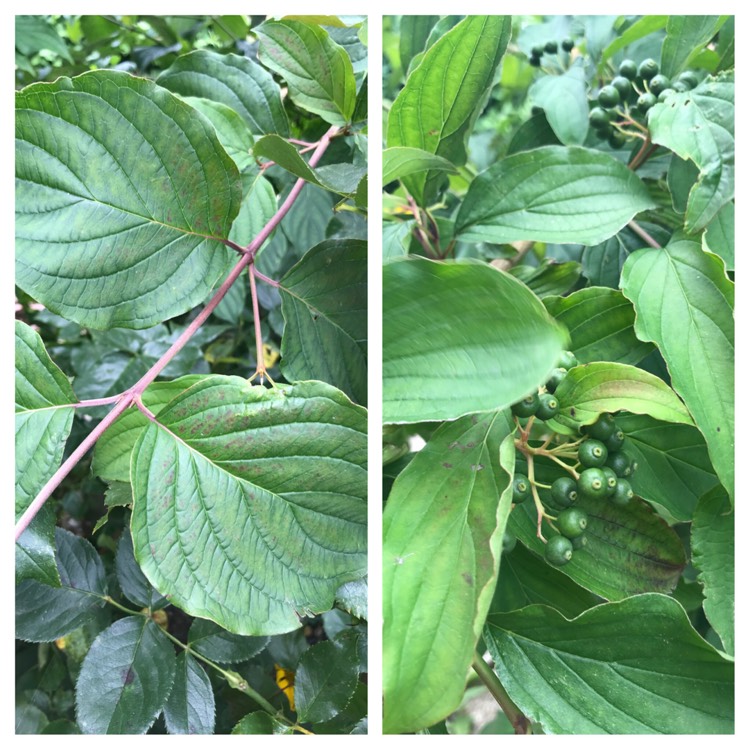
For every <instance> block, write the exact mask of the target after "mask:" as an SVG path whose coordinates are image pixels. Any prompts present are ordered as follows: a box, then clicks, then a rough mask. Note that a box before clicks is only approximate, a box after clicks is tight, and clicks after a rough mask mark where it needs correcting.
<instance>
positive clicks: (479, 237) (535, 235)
mask: <svg viewBox="0 0 750 750" xmlns="http://www.w3.org/2000/svg"><path fill="white" fill-rule="evenodd" d="M654 207H655V203H654V202H653V200H652V199H651V197H650V196H649V194H648V191H647V190H646V187H645V186H644V184H643V183H642V182H641V180H640V178H639V177H638V176H637V175H636V174H635V173H634V172H632V171H631V170H629V169H628V168H627V167H626V166H625V165H624V164H622V163H621V162H619V161H617V160H616V159H613V158H612V157H611V156H608V155H607V154H603V153H601V152H599V151H593V150H591V149H586V148H579V147H577V146H571V147H565V146H543V147H542V148H537V149H534V150H533V151H524V152H521V153H518V154H513V155H512V156H508V157H506V158H505V159H501V160H500V161H498V162H496V163H495V164H494V165H493V166H491V167H490V168H489V169H486V170H485V171H484V172H481V173H480V174H479V175H478V176H477V177H475V178H474V180H473V181H472V183H471V185H469V190H468V191H467V193H466V196H465V198H464V200H463V202H462V204H461V208H460V209H459V211H458V216H457V218H456V233H457V234H458V235H460V237H461V239H462V240H465V241H467V242H492V243H501V242H514V241H516V240H538V241H542V242H555V243H558V244H566V243H575V244H584V245H596V244H598V243H600V242H603V241H604V240H606V239H607V238H608V237H611V236H612V235H613V234H615V232H617V231H619V230H620V229H622V227H623V226H625V224H627V223H628V222H629V221H630V220H631V219H632V218H633V216H635V214H637V213H638V212H640V211H645V210H646V209H649V208H654Z"/></svg>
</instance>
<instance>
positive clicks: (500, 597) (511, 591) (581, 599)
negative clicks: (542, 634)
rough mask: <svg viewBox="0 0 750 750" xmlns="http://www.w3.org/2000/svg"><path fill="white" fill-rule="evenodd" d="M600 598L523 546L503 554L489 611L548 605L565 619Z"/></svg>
mask: <svg viewBox="0 0 750 750" xmlns="http://www.w3.org/2000/svg"><path fill="white" fill-rule="evenodd" d="M600 603H601V599H600V598H599V597H598V596H596V594H592V593H591V592H590V591H587V590H586V589H585V588H583V587H582V586H579V585H578V584H577V583H575V582H574V581H573V580H571V579H570V578H568V576H566V575H565V574H564V573H562V571H559V570H557V569H556V568H553V567H551V566H550V565H548V564H547V563H546V562H544V561H543V560H542V559H540V558H539V557H537V556H536V555H535V554H534V553H533V552H529V550H527V549H526V547H524V546H523V545H522V544H516V546H515V548H514V549H513V551H512V552H511V553H510V554H504V555H503V561H502V565H501V567H500V576H499V577H498V580H497V587H496V588H495V593H494V595H493V597H492V604H491V605H490V612H511V611H512V610H514V609H521V608H522V607H525V606H526V605H527V604H547V605H549V606H550V607H553V608H554V609H556V610H557V611H558V612H560V614H562V615H565V617H577V616H578V615H580V614H581V612H584V611H585V610H587V609H590V608H591V607H593V606H595V605H596V604H600Z"/></svg>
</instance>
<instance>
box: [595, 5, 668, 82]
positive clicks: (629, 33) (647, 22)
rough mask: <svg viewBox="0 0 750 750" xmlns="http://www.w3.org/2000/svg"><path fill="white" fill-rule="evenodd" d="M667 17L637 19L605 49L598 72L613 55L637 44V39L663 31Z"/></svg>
mask: <svg viewBox="0 0 750 750" xmlns="http://www.w3.org/2000/svg"><path fill="white" fill-rule="evenodd" d="M668 21H669V16H643V17H641V18H639V19H638V20H637V21H635V23H633V24H631V25H630V26H629V27H628V28H627V29H625V31H624V32H623V33H622V34H619V35H618V36H617V37H616V38H615V39H614V40H613V41H612V42H610V44H609V45H608V46H607V48H606V49H605V50H604V51H603V52H602V57H601V60H600V61H599V70H600V72H601V71H603V70H604V68H605V63H606V62H607V60H609V59H610V58H611V57H612V56H613V55H615V54H616V53H617V52H619V51H620V50H621V49H625V47H627V46H629V45H630V44H633V42H637V41H638V40H639V39H643V37H644V36H648V35H649V34H653V33H654V32H655V31H659V30H660V29H663V28H664V27H665V26H666V25H667V22H668Z"/></svg>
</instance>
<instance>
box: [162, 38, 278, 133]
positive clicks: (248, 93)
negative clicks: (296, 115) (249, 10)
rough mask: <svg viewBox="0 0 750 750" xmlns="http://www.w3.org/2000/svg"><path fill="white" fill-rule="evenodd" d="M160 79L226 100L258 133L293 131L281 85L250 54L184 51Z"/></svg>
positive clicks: (186, 92)
mask: <svg viewBox="0 0 750 750" xmlns="http://www.w3.org/2000/svg"><path fill="white" fill-rule="evenodd" d="M157 82H158V84H159V85H160V86H163V87H164V88H166V89H169V90H170V91H174V92H175V93H176V94H180V95H182V96H194V97H201V98H203V99H210V100H211V101H214V102H219V103H220V104H225V105H226V106H227V107H229V108H230V109H233V110H234V111H235V112H236V113H237V114H239V115H240V116H241V117H242V119H243V120H244V121H245V122H246V123H247V126H248V127H249V128H250V131H251V132H252V133H254V134H255V135H262V134H264V133H278V134H279V135H284V136H288V135H289V121H288V120H287V116H286V112H285V111H284V106H283V104H282V103H281V89H280V88H279V85H278V84H277V83H276V82H275V81H274V80H273V77H272V76H271V74H270V73H269V72H268V71H267V70H265V69H264V68H263V67H262V66H260V65H258V64H257V63H255V62H253V61H252V60H251V59H250V58H248V57H240V56H238V55H222V54H219V53H218V52H210V51H208V50H195V51H193V52H189V53H188V54H186V55H180V56H179V57H178V58H177V60H175V62H174V64H173V65H172V66H171V67H170V68H168V69H167V70H165V71H164V72H163V73H162V74H161V75H160V76H159V78H158V79H157Z"/></svg>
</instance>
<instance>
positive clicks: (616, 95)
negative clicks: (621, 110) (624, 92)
mask: <svg viewBox="0 0 750 750" xmlns="http://www.w3.org/2000/svg"><path fill="white" fill-rule="evenodd" d="M596 100H597V101H598V102H599V106H601V107H604V109H612V107H616V106H617V105H618V104H619V103H620V92H619V91H618V90H617V89H616V88H615V87H614V86H612V85H608V86H604V88H602V90H601V91H600V92H599V96H597V98H596Z"/></svg>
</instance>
